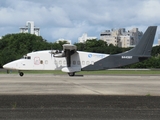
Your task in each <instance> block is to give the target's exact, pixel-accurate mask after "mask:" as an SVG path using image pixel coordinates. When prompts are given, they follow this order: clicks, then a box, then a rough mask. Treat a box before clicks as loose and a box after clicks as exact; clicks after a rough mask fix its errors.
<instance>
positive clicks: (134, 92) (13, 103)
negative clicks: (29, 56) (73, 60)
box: [0, 74, 160, 120]
mask: <svg viewBox="0 0 160 120" xmlns="http://www.w3.org/2000/svg"><path fill="white" fill-rule="evenodd" d="M0 119H1V120H5V119H7V120H8V119H9V120H21V119H23V120H45V119H47V120H53V119H56V120H72V119H75V120H84V119H85V120H93V119H95V120H102V119H105V120H106V119H108V120H144V119H145V120H159V119H160V76H154V75H128V76H123V75H120V76H119V75H115V76H113V75H98V76H96V75H84V76H81V75H79V76H75V77H69V76H67V75H61V76H60V75H51V74H44V75H40V74H39V75H37V74H35V75H34V74H28V75H25V76H24V77H19V76H18V75H16V74H0Z"/></svg>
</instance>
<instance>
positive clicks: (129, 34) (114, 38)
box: [100, 28, 143, 48]
mask: <svg viewBox="0 0 160 120" xmlns="http://www.w3.org/2000/svg"><path fill="white" fill-rule="evenodd" d="M142 35H143V33H142V32H140V31H138V28H133V29H132V30H129V31H126V30H125V28H120V29H112V30H106V31H104V32H102V33H101V34H100V39H101V40H104V41H105V42H107V43H108V44H113V45H114V46H118V47H124V48H127V47H133V46H135V45H136V44H137V43H138V42H139V40H140V39H141V37H142Z"/></svg>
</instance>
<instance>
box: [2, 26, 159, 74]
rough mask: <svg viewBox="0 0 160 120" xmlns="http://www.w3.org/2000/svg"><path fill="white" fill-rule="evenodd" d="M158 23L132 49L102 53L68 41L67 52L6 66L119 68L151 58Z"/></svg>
mask: <svg viewBox="0 0 160 120" xmlns="http://www.w3.org/2000/svg"><path fill="white" fill-rule="evenodd" d="M156 29H157V26H150V27H148V29H147V30H146V32H145V33H144V35H143V36H142V38H141V40H140V41H139V42H138V44H137V45H136V46H135V47H134V48H132V49H131V50H129V51H126V52H123V53H119V54H113V55H110V54H102V53H92V52H83V51H77V46H75V45H71V44H64V45H63V51H58V50H43V51H36V52H31V53H28V54H27V55H24V57H23V58H22V59H18V60H15V61H12V62H10V63H7V64H5V65H4V66H3V68H4V69H7V70H18V71H19V75H20V76H23V75H24V73H23V72H22V71H26V70H61V71H62V72H66V73H68V75H69V76H74V75H75V73H76V72H80V71H92V70H106V69H111V68H117V67H121V66H125V65H129V64H133V63H137V62H141V61H143V60H146V59H148V58H150V57H151V50H152V45H153V41H154V37H155V33H156Z"/></svg>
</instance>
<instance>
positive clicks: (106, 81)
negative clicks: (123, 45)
mask: <svg viewBox="0 0 160 120" xmlns="http://www.w3.org/2000/svg"><path fill="white" fill-rule="evenodd" d="M0 88H1V90H0V94H2V95H3V94H5V95H7V94H14V95H15V94H16V95H17V94H23V95H24V94H25V95H33V94H37V95H43V94H45V95H46V94H51V95H54V94H78V95H143V96H145V95H151V96H160V76H151V75H150V76H149V75H147V76H146V75H132V76H131V75H130V76H122V75H121V76H119V75H115V76H113V75H98V76H97V75H84V76H75V77H69V76H67V75H51V74H45V75H41V74H27V75H25V76H24V77H20V76H19V75H18V74H0Z"/></svg>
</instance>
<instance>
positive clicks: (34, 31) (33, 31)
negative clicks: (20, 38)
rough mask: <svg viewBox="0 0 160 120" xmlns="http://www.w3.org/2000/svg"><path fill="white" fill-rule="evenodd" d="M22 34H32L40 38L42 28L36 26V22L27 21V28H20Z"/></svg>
mask: <svg viewBox="0 0 160 120" xmlns="http://www.w3.org/2000/svg"><path fill="white" fill-rule="evenodd" d="M20 33H30V34H35V35H37V36H40V28H39V27H35V26H34V21H27V22H26V26H25V27H21V28H20Z"/></svg>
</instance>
